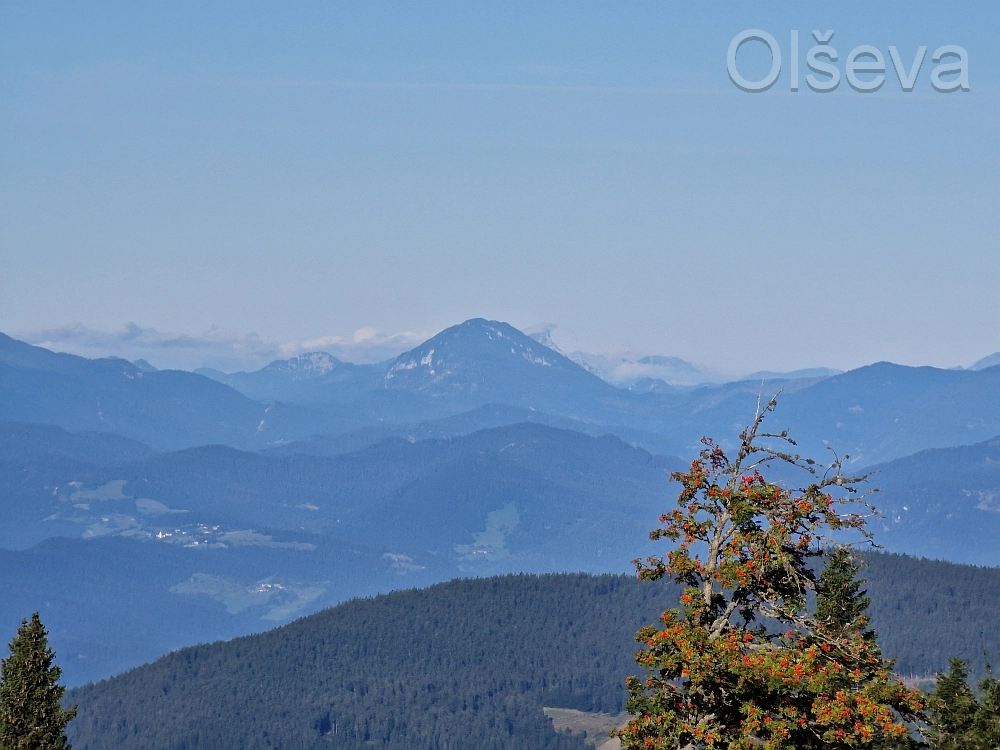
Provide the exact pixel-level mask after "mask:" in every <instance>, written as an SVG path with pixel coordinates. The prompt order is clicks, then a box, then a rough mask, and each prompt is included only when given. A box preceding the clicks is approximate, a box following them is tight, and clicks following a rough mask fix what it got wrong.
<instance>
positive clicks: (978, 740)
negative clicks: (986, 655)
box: [928, 658, 1000, 750]
mask: <svg viewBox="0 0 1000 750" xmlns="http://www.w3.org/2000/svg"><path fill="white" fill-rule="evenodd" d="M968 679H969V664H968V662H966V661H964V660H963V659H958V658H955V659H952V660H951V669H950V670H949V671H948V673H947V674H942V673H939V674H938V676H937V685H936V687H935V688H934V692H933V693H931V696H930V699H929V701H928V707H929V709H930V714H931V718H930V726H929V731H928V734H929V737H930V746H931V748H932V750H996V748H998V747H1000V680H997V678H995V677H994V676H993V675H992V673H989V670H988V674H987V676H986V677H985V678H984V679H982V680H981V681H980V683H979V694H980V696H981V697H980V698H977V696H976V694H975V692H974V691H973V690H972V687H971V686H970V685H969V682H968Z"/></svg>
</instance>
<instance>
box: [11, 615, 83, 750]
mask: <svg viewBox="0 0 1000 750" xmlns="http://www.w3.org/2000/svg"><path fill="white" fill-rule="evenodd" d="M54 660H55V652H53V650H52V649H51V648H50V647H49V642H48V633H47V632H46V630H45V626H44V625H42V621H41V618H39V616H38V613H37V612H35V613H34V614H33V615H32V616H31V620H30V621H28V620H22V621H21V626H20V627H19V628H18V629H17V635H15V636H14V639H13V640H12V641H11V642H10V656H8V657H7V658H6V659H4V660H3V662H2V667H0V748H3V749H4V750H69V748H70V745H69V744H68V743H67V741H66V732H65V728H66V724H68V723H69V722H70V721H71V720H72V719H73V717H74V716H75V715H76V708H75V707H74V708H71V709H69V710H65V709H63V707H62V706H61V705H60V702H59V701H60V700H61V699H62V697H63V694H64V693H65V692H66V688H65V687H63V686H62V685H60V684H59V678H60V676H61V675H62V670H60V669H59V667H58V666H56V665H55V664H54V663H53V662H54Z"/></svg>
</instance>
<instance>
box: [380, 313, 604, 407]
mask: <svg viewBox="0 0 1000 750" xmlns="http://www.w3.org/2000/svg"><path fill="white" fill-rule="evenodd" d="M384 387H385V388H386V389H388V390H401V391H406V392H410V393H419V394H424V395H427V396H430V397H432V398H434V399H437V400H440V401H449V402H452V403H455V404H457V405H462V406H464V407H465V408H473V407H475V406H481V405H483V404H488V403H502V404H510V405H514V406H522V407H527V408H533V409H537V410H539V411H548V412H552V413H556V414H561V415H563V416H577V415H583V416H585V417H586V416H589V415H590V414H592V413H593V412H595V411H597V410H598V409H597V408H596V407H599V406H600V405H601V404H602V403H603V402H605V401H609V400H610V401H612V402H614V401H618V400H621V399H622V392H621V391H619V390H618V389H616V388H614V387H613V386H611V385H608V384H607V383H605V382H604V381H603V380H601V379H600V378H598V377H597V376H596V375H593V374H591V373H589V372H587V371H586V370H584V369H583V368H582V367H580V366H579V365H578V364H576V363H575V362H573V361H572V360H570V359H568V358H566V357H564V356H563V355H562V354H560V353H558V352H556V351H553V350H552V349H549V348H548V347H546V346H543V345H542V344H539V343H538V342H537V341H535V340H534V339H532V338H531V337H529V336H526V335H525V334H523V333H521V332H520V331H518V330H517V329H516V328H514V327H513V326H510V325H508V324H506V323H501V322H499V321H490V320H483V319H481V318H477V319H474V320H467V321H466V322H464V323H462V324H461V325H457V326H452V327H451V328H448V329H446V330H444V331H442V332H441V333H439V334H438V335H437V336H435V337H434V338H432V339H430V340H428V341H426V342H424V343H423V344H421V345H420V346H418V347H417V348H416V349H413V350H412V351H409V352H406V353H405V354H401V355H400V356H399V357H398V358H396V360H395V361H394V362H393V363H392V364H391V365H390V366H389V369H388V370H387V371H386V374H385V379H384Z"/></svg>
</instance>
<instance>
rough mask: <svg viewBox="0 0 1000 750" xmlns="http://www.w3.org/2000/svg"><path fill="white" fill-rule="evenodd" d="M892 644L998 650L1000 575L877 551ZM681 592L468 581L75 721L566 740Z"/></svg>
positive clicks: (300, 740)
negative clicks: (640, 631)
mask: <svg viewBox="0 0 1000 750" xmlns="http://www.w3.org/2000/svg"><path fill="white" fill-rule="evenodd" d="M868 563H869V566H868V568H866V571H865V575H866V576H867V577H868V579H869V585H868V589H869V593H870V594H871V596H872V599H873V602H874V604H873V606H872V615H873V620H874V624H875V626H876V628H877V629H878V631H879V633H880V638H881V642H882V645H883V647H884V649H885V651H886V652H887V654H889V655H891V656H895V657H897V658H898V659H899V661H898V664H897V669H898V670H899V672H900V673H902V674H923V675H926V674H931V673H933V672H934V671H936V670H940V669H944V668H945V667H946V666H947V660H948V657H950V656H951V655H961V656H964V657H966V658H969V659H971V660H972V661H973V662H974V663H978V664H981V663H982V659H981V655H982V652H983V650H984V649H985V650H987V651H989V652H990V653H992V654H996V653H998V652H1000V620H998V618H996V616H995V615H996V613H995V611H991V608H990V607H989V606H988V604H986V603H988V602H996V601H997V600H998V599H1000V569H995V568H974V567H968V566H958V565H953V564H949V563H942V562H931V561H926V560H914V559H912V558H907V557H904V556H899V555H871V556H869V558H868ZM676 596H677V591H676V590H675V589H672V588H671V587H669V586H666V585H659V584H650V583H640V582H637V581H635V580H634V579H632V578H629V577H619V576H588V575H583V574H560V575H546V576H527V575H516V576H506V577H499V578H487V579H475V580H457V581H452V582H449V583H444V584H439V585H436V586H432V587H430V588H428V589H423V590H410V591H401V592H396V593H392V594H388V595H385V596H380V597H376V598H374V599H364V600H355V601H352V602H348V603H346V604H343V605H340V606H338V607H334V608H332V609H329V610H325V611H323V612H320V613H318V614H315V615H312V616H310V617H306V618H303V619H301V620H298V621H296V622H293V623H291V624H289V625H287V626H285V627H282V628H279V629H276V630H273V631H270V632H268V633H264V634H261V635H255V636H248V637H245V638H240V639H237V640H234V641H229V642H225V643H215V644H211V645H207V646H196V647H193V648H188V649H184V650H182V651H178V652H176V653H174V654H171V655H169V656H167V657H164V658H162V659H160V660H158V661H156V662H154V663H153V664H150V665H147V666H145V667H140V668H138V669H135V670H132V671H131V672H128V673H126V674H124V675H121V676H119V677H117V678H114V679H111V680H107V681H105V682H101V683H98V684H96V685H90V686H86V687H84V688H81V689H79V690H76V691H74V692H73V694H72V695H71V696H69V700H71V701H73V702H78V703H79V704H80V714H79V717H78V718H77V719H76V720H75V721H74V722H73V723H72V724H71V725H70V729H71V732H72V737H71V739H72V741H73V744H74V747H76V748H78V750H97V749H98V748H150V749H155V748H195V747H197V748H213V749H216V748H217V749H219V750H225V749H227V748H243V747H273V748H310V747H315V748H319V747H323V748H331V747H332V748H337V747H341V748H354V747H377V748H393V749H394V748H399V749H400V750H403V749H404V748H405V749H406V750H420V749H421V748H435V749H436V748H441V749H444V748H448V749H449V750H461V749H462V748H470V749H472V748H475V749H476V750H479V749H485V750H489V749H491V748H496V749H497V750H499V749H500V748H505V749H506V748H512V749H513V748H517V749H520V748H523V749H524V750H529V748H530V749H531V750H535V749H537V748H561V749H562V748H564V749H566V750H570V749H571V748H575V749H576V750H582V748H583V747H584V745H583V743H582V741H581V740H580V739H579V738H576V737H570V736H567V735H559V734H556V732H555V731H554V730H553V729H552V728H551V725H550V724H549V722H548V720H547V719H546V718H545V716H544V715H543V713H542V710H541V709H542V706H556V707H566V708H577V709H582V710H589V711H610V712H616V711H619V710H621V707H622V702H623V699H624V691H623V688H622V681H623V679H624V677H625V676H626V675H627V674H630V673H634V672H635V665H634V662H633V660H632V656H633V653H634V651H635V648H636V646H635V643H634V642H633V640H632V636H633V633H634V632H635V630H636V629H637V627H638V626H639V625H641V624H643V623H646V622H652V621H653V620H654V619H655V618H656V616H657V615H658V613H659V612H661V611H662V610H663V609H665V608H668V607H670V606H672V605H673V604H675V603H676Z"/></svg>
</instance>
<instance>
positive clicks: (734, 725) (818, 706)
mask: <svg viewBox="0 0 1000 750" xmlns="http://www.w3.org/2000/svg"><path fill="white" fill-rule="evenodd" d="M776 405H777V403H776V401H775V400H774V399H772V400H771V401H770V402H769V403H768V404H767V405H765V406H764V407H758V409H757V414H756V416H755V419H754V421H753V423H752V424H751V425H750V426H749V427H747V429H746V430H744V431H743V433H741V435H740V445H739V448H738V450H737V451H736V453H735V456H734V457H733V458H729V457H728V456H727V455H726V453H725V452H724V451H723V450H722V448H721V447H720V446H718V445H717V444H715V443H714V442H712V441H711V440H708V439H706V440H704V441H703V443H704V446H705V447H704V449H703V450H702V451H701V453H700V455H699V456H698V458H697V459H695V460H694V461H693V462H692V464H691V467H690V469H689V470H688V471H687V472H678V473H675V474H674V475H673V479H675V480H676V481H678V482H680V484H681V490H680V493H679V496H678V499H677V508H676V509H674V510H671V511H669V512H667V513H665V514H664V515H662V516H661V517H660V523H661V524H662V526H660V527H659V528H657V529H654V530H653V531H652V532H651V533H650V537H651V538H652V539H654V540H657V539H667V540H669V541H670V542H672V543H673V544H672V549H671V550H670V551H669V552H668V553H667V554H666V555H665V556H663V557H650V558H647V559H646V560H645V561H638V560H637V561H636V566H637V569H638V573H639V577H640V578H641V579H644V580H651V581H652V580H658V579H663V578H671V579H673V580H674V581H676V582H678V583H681V584H683V585H684V587H685V588H684V592H683V595H682V596H681V597H680V604H681V607H680V608H679V609H672V610H669V611H667V612H665V613H664V614H663V616H662V618H661V624H660V625H659V626H652V625H650V626H647V627H645V628H643V629H642V630H640V631H639V633H638V634H637V639H638V640H640V641H641V642H642V643H643V644H644V646H645V648H643V650H641V651H640V652H639V653H638V654H637V656H636V660H637V662H638V663H639V664H640V665H641V666H643V667H645V669H646V676H645V679H640V678H638V677H630V678H629V679H628V680H627V686H628V690H629V700H628V705H627V707H628V710H629V712H630V713H632V714H633V716H634V718H633V719H632V720H631V721H630V722H629V723H628V724H627V725H626V726H625V728H624V729H622V730H620V731H619V732H618V736H619V737H620V739H621V741H622V745H623V747H625V748H658V749H660V750H693V749H696V748H728V749H729V750H750V748H755V749H761V750H779V749H782V748H795V749H796V750H807V749H809V748H827V749H833V750H836V749H838V748H845V749H846V748H864V747H868V748H876V747H877V748H889V747H897V746H898V747H906V746H908V745H909V734H910V727H909V726H908V723H909V722H914V721H917V720H920V719H921V718H922V710H923V703H922V699H921V696H920V694H919V693H918V692H916V691H914V690H910V689H908V688H907V687H906V686H905V685H904V684H903V683H902V682H901V681H898V680H894V679H892V678H891V677H890V671H891V663H890V662H888V661H887V660H885V659H883V658H882V655H881V653H880V652H879V650H878V647H877V645H876V643H875V639H874V634H873V633H872V632H871V630H870V629H869V628H868V620H867V617H866V616H865V615H864V609H865V607H867V604H868V602H867V600H866V597H865V596H864V592H863V591H861V589H860V584H858V583H857V582H856V580H855V574H856V572H857V568H856V563H855V562H854V560H853V558H852V553H851V547H850V546H849V545H847V544H844V543H842V542H841V541H838V539H840V538H841V536H840V535H837V537H836V538H834V536H831V534H832V532H840V534H841V535H842V534H843V533H847V532H850V531H851V530H853V531H855V532H857V534H858V535H859V537H858V538H859V539H860V540H862V541H864V540H870V538H871V535H870V533H869V532H868V531H867V530H866V528H865V524H866V518H867V515H868V514H869V513H870V512H871V506H870V505H869V504H868V503H867V502H866V501H865V499H864V495H861V494H860V493H859V487H858V485H859V484H860V483H861V482H862V481H863V480H864V477H850V476H846V475H845V474H844V473H843V471H842V468H843V460H841V459H839V458H837V457H836V456H834V459H833V460H832V461H831V463H830V465H829V466H821V465H820V464H817V463H816V462H814V461H812V460H809V459H803V458H801V457H800V456H799V455H797V454H795V453H792V452H791V450H793V449H794V448H789V446H792V447H794V446H795V443H794V441H792V440H791V439H790V438H788V436H787V433H784V432H783V433H781V434H770V433H765V432H763V431H762V429H761V425H762V422H763V420H764V418H765V417H766V416H767V415H768V414H769V413H770V412H771V411H773V410H774V408H775V406H776ZM774 446H778V447H777V448H776V447H774ZM845 458H846V457H845ZM776 462H777V463H780V464H784V465H788V466H791V467H798V468H800V469H803V470H805V472H806V474H804V476H805V477H806V478H807V483H806V486H804V487H803V488H801V489H796V490H791V489H787V488H785V487H783V486H780V485H778V484H776V483H774V482H770V481H768V480H766V479H765V478H764V476H763V474H762V471H763V470H765V469H768V468H769V467H771V466H772V464H774V463H776ZM821 556H827V557H828V558H829V559H830V561H831V564H830V566H828V568H827V572H826V573H825V574H824V575H823V576H822V577H820V578H819V579H817V576H816V573H815V569H816V568H817V565H815V564H814V563H815V562H816V561H815V560H814V558H817V557H821ZM817 589H819V591H818V606H817V607H815V608H813V609H810V607H809V603H810V600H811V597H810V592H817Z"/></svg>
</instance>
